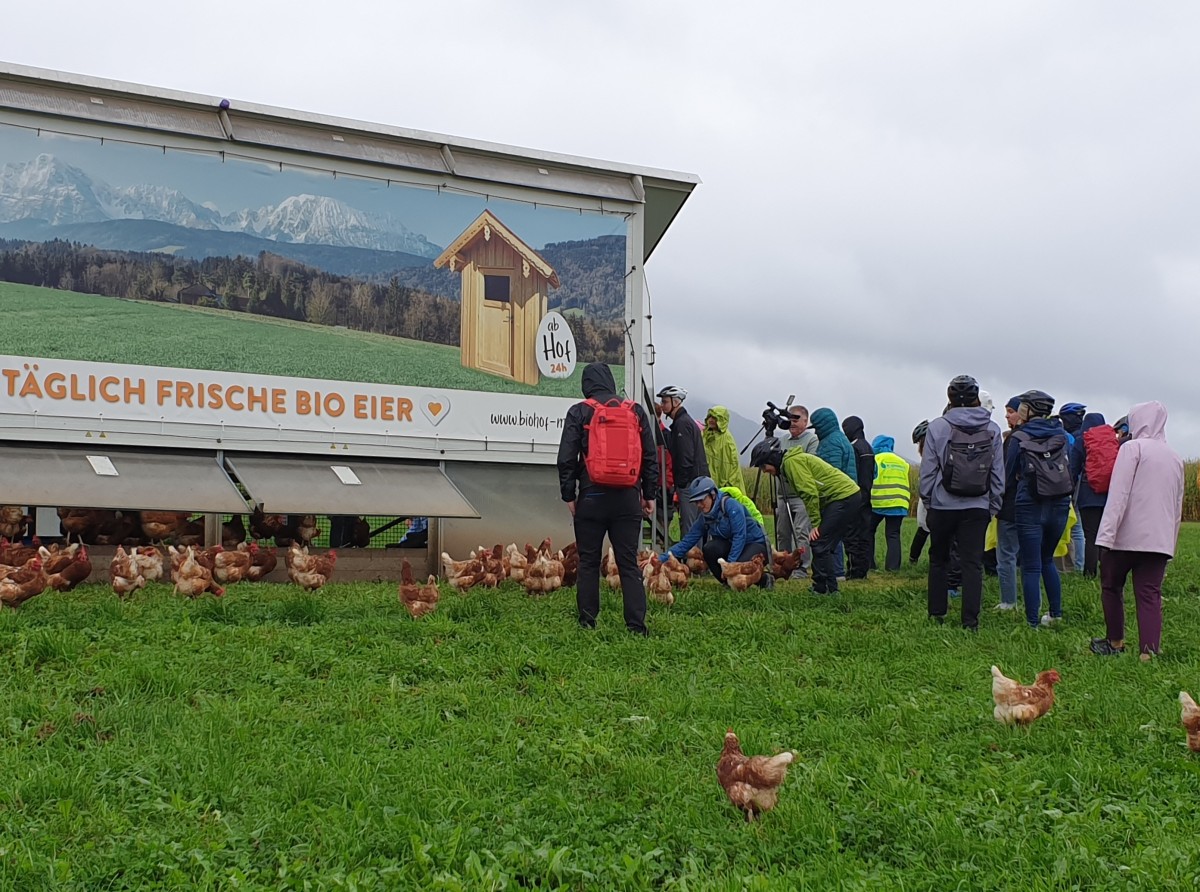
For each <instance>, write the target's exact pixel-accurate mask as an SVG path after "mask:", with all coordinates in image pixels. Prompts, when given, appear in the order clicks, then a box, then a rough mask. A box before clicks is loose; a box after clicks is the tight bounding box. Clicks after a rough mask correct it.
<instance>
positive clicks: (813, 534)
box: [808, 529, 821, 542]
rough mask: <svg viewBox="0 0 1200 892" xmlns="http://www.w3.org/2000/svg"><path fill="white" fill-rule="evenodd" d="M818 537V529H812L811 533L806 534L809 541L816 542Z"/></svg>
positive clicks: (819, 533) (819, 535) (819, 532)
mask: <svg viewBox="0 0 1200 892" xmlns="http://www.w3.org/2000/svg"><path fill="white" fill-rule="evenodd" d="M820 538H821V531H820V530H818V529H814V530H813V531H812V532H811V533H809V534H808V541H809V542H816V541H817V540H818V539H820Z"/></svg>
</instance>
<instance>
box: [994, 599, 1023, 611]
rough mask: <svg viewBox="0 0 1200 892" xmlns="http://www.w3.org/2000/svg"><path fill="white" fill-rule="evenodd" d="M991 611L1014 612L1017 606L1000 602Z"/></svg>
mask: <svg viewBox="0 0 1200 892" xmlns="http://www.w3.org/2000/svg"><path fill="white" fill-rule="evenodd" d="M992 609H993V610H1016V609H1017V605H1016V604H1010V603H1008V602H1007V601H1001V602H1000V603H999V604H997V605H996V606H995V607H993V608H992Z"/></svg>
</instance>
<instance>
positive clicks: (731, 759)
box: [717, 728, 796, 821]
mask: <svg viewBox="0 0 1200 892" xmlns="http://www.w3.org/2000/svg"><path fill="white" fill-rule="evenodd" d="M795 758H796V756H795V754H794V753H790V752H782V753H780V754H779V755H777V756H746V755H744V754H743V753H742V745H741V744H740V743H739V742H738V736H737V735H736V734H734V733H733V729H732V728H730V729H729V730H728V731H726V732H725V748H724V749H723V750H721V758H720V759H719V760H718V761H717V780H718V781H720V782H721V787H722V788H723V789H724V790H725V795H727V796H728V797H729V801H730V802H732V803H733V804H734V805H736V806H737V807H738V808H739V809H741V810H742V811H743V812H745V814H746V820H747V821H753V820H754V819H755V818H756V817H758V816H759V815H761V814H762V813H763V812H768V811H770V810H771V809H773V808H774V807H775V803H776V802H778V801H779V787H780V786H781V785H782V784H783V780H784V778H786V777H787V771H788V766H789V765H791V764H792V761H793V760H794V759H795Z"/></svg>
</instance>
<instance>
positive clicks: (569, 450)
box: [558, 362, 658, 502]
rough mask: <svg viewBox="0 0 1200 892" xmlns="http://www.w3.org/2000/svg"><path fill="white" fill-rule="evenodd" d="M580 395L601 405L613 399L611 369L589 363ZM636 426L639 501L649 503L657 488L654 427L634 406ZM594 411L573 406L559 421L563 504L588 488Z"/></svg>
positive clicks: (613, 390) (613, 387) (642, 411)
mask: <svg viewBox="0 0 1200 892" xmlns="http://www.w3.org/2000/svg"><path fill="white" fill-rule="evenodd" d="M582 390H583V395H584V397H585V398H586V399H590V400H595V401H596V402H598V403H604V402H607V401H609V400H613V399H620V397H618V396H617V383H616V381H614V380H613V374H612V369H610V368H609V367H608V366H607V365H605V364H604V363H602V362H593V363H590V364H589V365H588V366H587V367H586V368H585V369H584V370H583V381H582ZM633 411H634V414H635V415H637V419H638V426H639V427H640V428H641V433H642V475H641V484H642V486H641V490H642V493H641V495H642V498H643V499H645V500H646V501H651V500H653V499H654V497H655V492H656V490H657V488H658V461H657V452H656V450H655V448H654V427H653V426H652V425H651V424H650V417H649V416H648V415H647V414H646V410H645V409H643V408H642V407H641V406H640V405H638V404H637V403H634V406H633ZM593 414H595V410H593V409H592V407H591V406H589V405H588V404H587V403H576V404H575V405H573V406H572V407H571V408H570V409H568V410H567V417H566V419H565V420H564V421H563V432H562V439H561V440H559V441H558V487H559V491H560V492H561V494H562V500H563V501H564V502H573V501H575V499H576V498H577V497H578V495H579V494H580V493H582V492H583V490H585V489H587V488H588V487H590V486H592V483H591V481H590V480H588V476H587V468H586V467H585V466H584V456H585V455H587V450H588V433H587V429H586V426H587V425H588V424H589V423H590V422H591V420H592V415H593Z"/></svg>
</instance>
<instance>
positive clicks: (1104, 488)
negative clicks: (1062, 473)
mask: <svg viewBox="0 0 1200 892" xmlns="http://www.w3.org/2000/svg"><path fill="white" fill-rule="evenodd" d="M1119 448H1120V442H1119V441H1118V439H1117V432H1116V431H1115V430H1114V429H1113V428H1112V427H1110V426H1109V425H1108V423H1107V422H1106V421H1105V420H1104V416H1103V415H1101V414H1100V413H1099V412H1089V413H1088V414H1087V415H1085V416H1084V417H1083V426H1082V427H1081V428H1080V429H1079V435H1078V436H1077V437H1076V438H1075V445H1074V446H1073V447H1072V448H1071V473H1072V475H1073V476H1074V477H1075V481H1076V489H1075V507H1076V508H1077V509H1078V510H1079V525H1080V526H1082V527H1083V537H1084V548H1083V575H1084V576H1086V577H1088V578H1089V579H1094V578H1095V576H1096V568H1097V566H1098V565H1099V561H1100V550H1099V549H1098V548H1097V547H1096V533H1097V532H1099V530H1100V518H1101V517H1103V516H1104V505H1105V503H1107V502H1108V485H1109V481H1110V480H1111V479H1112V472H1113V466H1114V465H1115V464H1116V463H1117V450H1118V449H1119Z"/></svg>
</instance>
